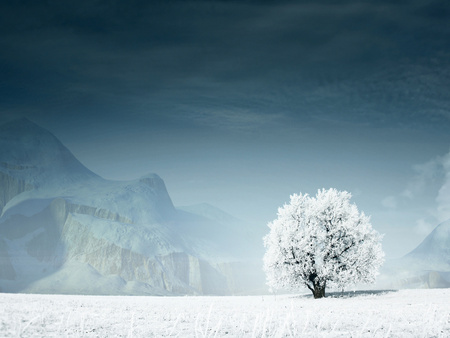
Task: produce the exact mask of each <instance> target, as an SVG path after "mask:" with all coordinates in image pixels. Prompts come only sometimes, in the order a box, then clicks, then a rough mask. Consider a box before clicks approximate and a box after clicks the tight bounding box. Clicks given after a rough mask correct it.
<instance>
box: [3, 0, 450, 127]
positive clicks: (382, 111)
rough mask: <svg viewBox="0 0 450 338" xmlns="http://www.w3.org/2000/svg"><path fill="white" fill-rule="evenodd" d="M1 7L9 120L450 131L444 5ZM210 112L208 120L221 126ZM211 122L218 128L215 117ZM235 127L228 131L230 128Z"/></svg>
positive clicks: (328, 3) (166, 3) (5, 103)
mask: <svg viewBox="0 0 450 338" xmlns="http://www.w3.org/2000/svg"><path fill="white" fill-rule="evenodd" d="M1 6H2V8H1V11H0V12H1V14H0V16H1V20H0V28H1V36H0V48H1V49H2V51H3V52H2V55H1V56H0V67H1V68H0V69H1V70H2V80H1V88H2V91H1V94H0V99H1V102H2V106H1V107H0V109H3V110H4V111H6V110H13V109H17V108H18V107H21V108H22V109H24V110H27V107H28V109H29V107H33V109H34V110H39V109H41V110H45V111H46V114H60V113H61V111H66V112H67V113H68V114H69V113H70V114H73V113H77V114H80V115H83V114H84V112H86V114H88V115H89V116H92V112H93V111H95V112H96V115H97V116H102V114H108V115H118V116H120V115H121V114H122V112H123V111H126V114H127V115H128V116H130V113H131V115H133V114H134V115H136V116H142V115H143V114H146V115H151V114H158V113H159V114H161V113H163V114H165V115H166V116H167V115H170V116H173V117H174V118H175V119H176V118H177V116H179V115H180V114H193V116H194V117H195V114H197V115H199V116H202V118H200V119H195V118H193V120H194V121H195V120H199V121H202V123H203V124H204V122H205V121H211V122H213V121H214V118H216V117H218V116H221V115H220V114H219V113H217V112H218V111H222V112H227V111H228V112H231V113H223V114H226V116H231V115H233V114H243V115H245V114H246V112H247V113H248V118H247V119H246V118H243V119H242V120H241V122H242V121H246V120H248V121H250V120H251V117H252V116H254V114H266V115H271V114H275V115H276V114H286V115H290V116H291V117H292V118H294V117H295V116H299V115H301V116H302V119H303V120H305V119H306V120H308V119H309V118H315V119H319V120H321V121H324V120H325V121H333V120H341V121H347V122H348V123H350V122H352V121H354V122H355V123H362V122H364V123H376V124H381V125H382V124H386V125H392V124H394V125H397V126H399V125H404V126H407V127H417V126H414V124H413V123H411V121H412V119H410V118H409V117H410V115H409V114H415V117H416V118H415V119H414V121H420V123H419V125H423V123H422V122H424V121H425V120H426V121H427V124H429V122H428V121H429V120H430V119H429V118H428V117H429V116H431V117H432V118H431V121H434V122H432V123H431V125H432V126H433V125H434V123H435V124H436V125H438V126H442V125H446V126H448V124H449V111H450V106H449V94H448V92H449V91H448V89H449V88H450V80H449V79H450V76H449V74H448V73H449V63H450V61H449V60H450V47H449V46H448V43H447V39H448V36H449V34H450V28H449V25H448V24H447V20H446V18H448V13H449V11H448V7H449V5H446V4H445V3H443V2H442V1H398V2H391V1H377V2H373V1H339V2H336V1H319V2H318V1H127V2H124V1H92V2H81V3H80V2H79V1H47V2H46V3H45V4H42V3H38V2H35V1H21V2H3V3H2V5H1ZM208 114H209V115H208ZM205 116H208V117H207V118H205ZM225 120H227V119H225Z"/></svg>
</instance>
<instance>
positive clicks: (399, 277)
mask: <svg viewBox="0 0 450 338" xmlns="http://www.w3.org/2000/svg"><path fill="white" fill-rule="evenodd" d="M381 279H382V282H383V283H384V284H385V285H387V286H388V287H393V288H414V287H419V288H436V287H450V220H448V221H445V222H443V223H441V224H439V225H438V226H437V227H436V228H435V229H434V230H433V231H432V232H431V233H430V234H429V235H428V236H427V237H426V238H425V239H424V240H423V241H422V243H420V244H419V246H417V248H415V249H414V250H413V251H411V252H410V253H408V254H407V255H405V256H404V257H402V258H400V259H397V260H392V261H389V262H387V263H386V264H385V267H384V268H383V270H382V278H381Z"/></svg>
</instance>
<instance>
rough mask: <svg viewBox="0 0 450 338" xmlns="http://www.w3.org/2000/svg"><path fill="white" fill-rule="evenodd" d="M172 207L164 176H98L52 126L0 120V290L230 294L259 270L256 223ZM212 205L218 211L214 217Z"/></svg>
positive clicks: (257, 279)
mask: <svg viewBox="0 0 450 338" xmlns="http://www.w3.org/2000/svg"><path fill="white" fill-rule="evenodd" d="M198 209H199V208H198V207H190V208H185V210H178V209H177V208H175V207H174V205H173V203H172V201H171V199H170V196H169V194H168V192H167V190H166V187H165V184H164V181H163V180H162V179H161V178H160V177H159V176H158V175H156V174H149V175H146V176H144V177H142V178H140V179H137V180H134V181H126V182H117V181H110V180H105V179H103V178H101V177H99V176H98V175H96V174H94V173H93V172H91V171H90V170H88V169H87V168H86V167H84V166H83V165H82V164H81V163H80V162H79V161H78V160H77V159H76V158H75V157H74V156H73V155H72V154H71V152H70V151H69V150H68V149H67V148H66V147H65V146H64V145H63V144H62V143H61V142H60V141H59V140H58V139H57V138H56V137H55V136H53V135H52V134H51V133H50V132H48V131H47V130H45V129H43V128H41V127H39V126H37V125H36V124H34V123H32V122H30V121H28V120H26V119H21V120H16V121H13V122H10V123H8V124H5V125H3V126H0V212H1V216H0V291H3V292H43V293H83V294H153V295H160V294H235V293H240V292H249V290H251V289H253V288H255V287H260V286H261V285H262V284H263V280H264V277H263V276H262V273H261V263H260V259H259V257H260V256H261V255H262V251H261V250H262V247H261V244H260V236H259V235H256V233H255V231H256V230H255V229H252V228H249V227H248V225H246V224H244V223H242V222H239V221H236V220H235V219H234V218H233V217H231V216H229V215H228V216H224V215H226V214H225V213H223V212H222V211H219V210H218V209H216V208H214V207H212V206H208V213H207V214H205V208H203V209H202V208H200V209H201V210H199V211H198V212H196V211H195V210H198ZM217 215H220V216H221V217H217Z"/></svg>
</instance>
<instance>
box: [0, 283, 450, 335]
mask: <svg viewBox="0 0 450 338" xmlns="http://www.w3.org/2000/svg"><path fill="white" fill-rule="evenodd" d="M0 303H1V304H2V306H1V307H0V336H2V337H44V336H45V337H66V336H69V337H72V336H77V337H449V336H450V307H449V304H450V289H443V290H402V291H398V292H395V291H394V292H389V291H388V292H386V291H384V292H373V293H363V292H360V293H353V292H349V293H345V294H343V295H342V296H341V294H336V295H334V297H329V298H323V299H320V300H315V299H312V297H311V296H310V295H307V296H306V295H299V296H298V295H297V296H296V295H282V296H272V295H271V296H247V297H240V296H234V297H142V296H133V297H126V296H64V295H25V294H0Z"/></svg>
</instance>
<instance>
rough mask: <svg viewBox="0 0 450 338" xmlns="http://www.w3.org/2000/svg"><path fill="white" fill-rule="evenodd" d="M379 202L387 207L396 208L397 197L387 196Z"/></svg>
mask: <svg viewBox="0 0 450 338" xmlns="http://www.w3.org/2000/svg"><path fill="white" fill-rule="evenodd" d="M381 204H382V205H383V206H384V207H386V208H388V209H397V198H396V197H395V196H388V197H386V198H384V199H383V200H382V201H381Z"/></svg>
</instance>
